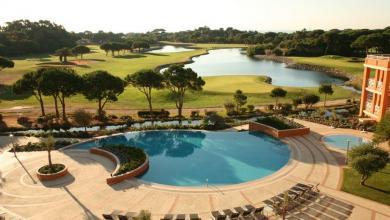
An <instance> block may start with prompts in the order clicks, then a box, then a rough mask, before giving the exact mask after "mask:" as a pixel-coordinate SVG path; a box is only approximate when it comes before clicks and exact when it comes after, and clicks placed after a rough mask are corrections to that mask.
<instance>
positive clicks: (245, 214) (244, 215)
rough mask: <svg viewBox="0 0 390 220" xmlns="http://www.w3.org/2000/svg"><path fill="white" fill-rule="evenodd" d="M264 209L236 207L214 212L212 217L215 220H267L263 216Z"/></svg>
mask: <svg viewBox="0 0 390 220" xmlns="http://www.w3.org/2000/svg"><path fill="white" fill-rule="evenodd" d="M263 210H264V207H263V206H262V207H259V208H255V207H254V206H252V205H246V206H245V207H244V208H243V207H236V208H234V209H225V210H222V211H213V212H211V215H212V216H213V218H214V219H215V220H225V219H232V220H234V219H244V220H252V219H258V220H262V219H266V218H265V216H264V215H263Z"/></svg>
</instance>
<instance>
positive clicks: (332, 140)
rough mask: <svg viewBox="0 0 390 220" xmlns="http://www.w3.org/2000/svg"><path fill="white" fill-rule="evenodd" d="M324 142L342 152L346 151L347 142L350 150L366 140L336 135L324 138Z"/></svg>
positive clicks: (352, 136)
mask: <svg viewBox="0 0 390 220" xmlns="http://www.w3.org/2000/svg"><path fill="white" fill-rule="evenodd" d="M323 140H324V142H325V143H326V144H328V145H330V146H332V147H336V148H340V149H342V150H347V148H348V141H349V147H350V148H352V147H354V146H356V145H359V144H361V143H365V142H367V140H365V139H363V138H361V137H359V136H354V135H345V134H336V135H328V136H325V137H324V139H323Z"/></svg>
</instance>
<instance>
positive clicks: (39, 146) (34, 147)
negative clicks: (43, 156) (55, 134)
mask: <svg viewBox="0 0 390 220" xmlns="http://www.w3.org/2000/svg"><path fill="white" fill-rule="evenodd" d="M75 143H77V141H66V140H59V141H56V142H55V146H54V149H55V150H58V149H60V148H63V147H65V146H68V145H71V144H75ZM45 150H47V148H46V146H45V144H44V143H42V142H38V143H31V142H28V143H27V144H26V145H15V151H16V152H31V151H45ZM9 151H10V152H11V151H13V149H10V150H9Z"/></svg>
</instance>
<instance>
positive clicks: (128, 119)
mask: <svg viewBox="0 0 390 220" xmlns="http://www.w3.org/2000/svg"><path fill="white" fill-rule="evenodd" d="M119 119H120V120H121V121H123V122H125V123H126V125H127V126H131V125H132V124H133V123H134V119H133V118H132V117H131V116H130V115H123V116H121V117H120V118H119Z"/></svg>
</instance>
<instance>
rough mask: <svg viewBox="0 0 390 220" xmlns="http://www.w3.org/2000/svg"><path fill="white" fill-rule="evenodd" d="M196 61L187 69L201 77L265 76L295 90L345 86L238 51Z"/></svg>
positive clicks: (216, 52) (211, 53) (219, 52)
mask: <svg viewBox="0 0 390 220" xmlns="http://www.w3.org/2000/svg"><path fill="white" fill-rule="evenodd" d="M193 61H194V62H193V63H190V64H187V65H185V67H189V68H192V69H193V70H194V71H195V72H197V73H198V74H199V75H200V76H222V75H265V76H269V77H271V78H272V84H273V85H277V86H291V87H318V86H319V85H320V84H322V83H333V84H342V83H343V81H342V80H340V79H336V78H333V77H330V76H328V75H327V74H326V73H323V72H316V71H307V70H297V69H290V68H286V65H285V64H284V63H278V62H274V61H268V60H258V59H253V58H250V57H248V56H246V55H245V54H243V53H242V51H241V49H238V48H234V49H218V50H210V51H209V54H207V55H202V56H199V57H194V58H193Z"/></svg>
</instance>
